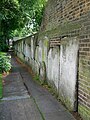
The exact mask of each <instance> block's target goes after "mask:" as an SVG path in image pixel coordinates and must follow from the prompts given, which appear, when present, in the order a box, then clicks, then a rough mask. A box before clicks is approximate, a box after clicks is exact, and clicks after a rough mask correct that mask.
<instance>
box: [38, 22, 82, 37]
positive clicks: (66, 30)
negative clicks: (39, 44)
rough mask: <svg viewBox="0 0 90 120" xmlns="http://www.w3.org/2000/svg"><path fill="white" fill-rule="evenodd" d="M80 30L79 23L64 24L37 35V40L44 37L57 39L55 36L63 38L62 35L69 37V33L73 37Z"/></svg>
mask: <svg viewBox="0 0 90 120" xmlns="http://www.w3.org/2000/svg"><path fill="white" fill-rule="evenodd" d="M80 28H81V23H80V22H77V23H74V22H73V23H70V22H65V23H64V24H61V25H59V26H58V27H56V28H55V29H51V30H48V31H44V32H41V33H40V34H39V39H43V37H44V36H48V37H49V38H51V37H57V36H64V35H70V33H71V34H72V35H73V34H75V36H76V35H77V34H78V30H80Z"/></svg>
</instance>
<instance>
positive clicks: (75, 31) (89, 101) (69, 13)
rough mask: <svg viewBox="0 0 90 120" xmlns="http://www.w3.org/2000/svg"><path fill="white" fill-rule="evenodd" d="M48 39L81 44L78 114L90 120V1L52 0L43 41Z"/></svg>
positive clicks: (45, 22)
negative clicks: (76, 39)
mask: <svg viewBox="0 0 90 120" xmlns="http://www.w3.org/2000/svg"><path fill="white" fill-rule="evenodd" d="M44 36H47V37H48V38H50V39H53V38H54V37H59V38H61V39H62V38H63V37H68V38H70V37H73V36H76V37H77V38H78V40H79V68H78V71H79V72H78V112H79V113H80V115H81V116H82V117H83V119H85V120H89V119H90V0H49V1H48V3H47V6H46V9H45V12H44V17H43V20H42V25H41V32H40V34H39V39H42V38H43V37H44Z"/></svg>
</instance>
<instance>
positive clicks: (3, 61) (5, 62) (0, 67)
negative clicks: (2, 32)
mask: <svg viewBox="0 0 90 120" xmlns="http://www.w3.org/2000/svg"><path fill="white" fill-rule="evenodd" d="M10 62H11V56H10V55H7V54H6V53H2V52H0V73H3V72H8V71H9V70H10V69H11V63H10Z"/></svg>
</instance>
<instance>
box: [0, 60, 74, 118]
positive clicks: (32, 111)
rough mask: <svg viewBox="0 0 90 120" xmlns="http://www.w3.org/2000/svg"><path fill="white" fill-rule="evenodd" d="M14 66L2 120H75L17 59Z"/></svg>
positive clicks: (7, 82) (7, 83)
mask: <svg viewBox="0 0 90 120" xmlns="http://www.w3.org/2000/svg"><path fill="white" fill-rule="evenodd" d="M12 65H13V68H12V73H11V74H10V75H8V76H7V77H6V78H5V86H4V94H3V95H4V98H3V99H2V102H0V120H75V119H74V118H73V116H72V115H71V114H70V113H69V112H68V111H67V110H66V109H65V108H64V107H63V106H62V105H61V104H60V103H59V102H58V101H57V100H56V99H55V98H54V97H53V96H52V95H51V94H50V93H49V92H48V91H47V90H46V89H45V88H43V87H42V86H40V85H38V84H37V83H36V82H35V81H33V80H32V77H31V75H30V73H29V72H28V71H27V69H26V68H25V67H24V66H22V65H21V64H19V63H18V62H17V61H16V60H15V58H12ZM26 88H27V89H26ZM27 90H28V91H27Z"/></svg>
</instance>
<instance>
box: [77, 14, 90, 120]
mask: <svg viewBox="0 0 90 120" xmlns="http://www.w3.org/2000/svg"><path fill="white" fill-rule="evenodd" d="M83 26H84V31H82V33H81V35H80V41H79V43H80V45H79V46H80V49H79V89H78V95H79V96H78V98H79V107H78V108H79V113H81V114H82V116H83V118H84V119H85V120H89V119H90V14H88V16H87V18H86V20H85V21H84V22H83Z"/></svg>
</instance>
